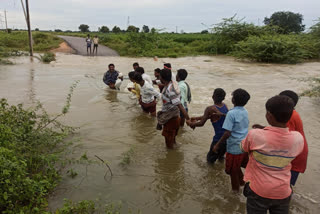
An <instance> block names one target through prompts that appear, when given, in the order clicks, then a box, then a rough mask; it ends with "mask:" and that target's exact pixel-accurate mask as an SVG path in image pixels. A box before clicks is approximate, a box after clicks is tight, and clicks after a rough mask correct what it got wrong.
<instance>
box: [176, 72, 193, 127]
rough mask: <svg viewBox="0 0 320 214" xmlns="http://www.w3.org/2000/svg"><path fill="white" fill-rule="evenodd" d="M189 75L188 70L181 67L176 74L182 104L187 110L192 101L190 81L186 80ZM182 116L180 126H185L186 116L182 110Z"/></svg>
mask: <svg viewBox="0 0 320 214" xmlns="http://www.w3.org/2000/svg"><path fill="white" fill-rule="evenodd" d="M187 76H188V72H187V71H186V70H185V69H179V70H178V72H177V75H176V80H177V82H178V84H179V88H180V97H181V104H182V106H183V107H184V109H185V110H186V112H188V103H190V102H191V90H190V87H189V85H188V83H187V82H185V80H186V78H187ZM180 118H181V120H180V126H181V127H183V126H184V122H185V118H184V116H183V114H182V112H180Z"/></svg>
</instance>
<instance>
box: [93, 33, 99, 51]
mask: <svg viewBox="0 0 320 214" xmlns="http://www.w3.org/2000/svg"><path fill="white" fill-rule="evenodd" d="M98 44H99V38H98V36H97V35H95V36H94V38H93V54H94V50H96V55H97V54H98Z"/></svg>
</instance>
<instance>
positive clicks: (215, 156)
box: [207, 140, 227, 163]
mask: <svg viewBox="0 0 320 214" xmlns="http://www.w3.org/2000/svg"><path fill="white" fill-rule="evenodd" d="M217 143H218V141H214V140H213V141H212V143H211V145H210V150H209V152H208V153H207V161H208V163H214V162H216V160H223V158H224V154H225V153H226V149H227V148H226V146H227V145H226V142H221V143H220V145H219V148H218V151H217V152H216V153H215V152H213V151H212V150H213V147H214V146H215V145H216V144H217Z"/></svg>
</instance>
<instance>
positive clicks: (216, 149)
mask: <svg viewBox="0 0 320 214" xmlns="http://www.w3.org/2000/svg"><path fill="white" fill-rule="evenodd" d="M218 149H219V144H218V143H216V145H214V147H213V149H212V152H214V153H217V151H218Z"/></svg>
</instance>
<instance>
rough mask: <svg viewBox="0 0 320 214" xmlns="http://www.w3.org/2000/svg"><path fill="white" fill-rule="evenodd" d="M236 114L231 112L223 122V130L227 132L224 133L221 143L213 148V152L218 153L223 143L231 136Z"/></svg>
mask: <svg viewBox="0 0 320 214" xmlns="http://www.w3.org/2000/svg"><path fill="white" fill-rule="evenodd" d="M233 114H234V112H233V111H229V112H228V113H227V116H226V119H225V120H224V122H223V126H222V128H223V129H224V130H225V132H224V133H223V135H222V137H221V138H220V139H219V141H218V142H217V143H216V145H215V146H214V147H213V149H212V151H213V152H216V151H217V150H218V148H219V146H220V144H221V143H222V142H225V141H226V140H227V139H228V138H229V137H230V136H231V132H232V130H233V126H234V122H235V119H234V115H233Z"/></svg>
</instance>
